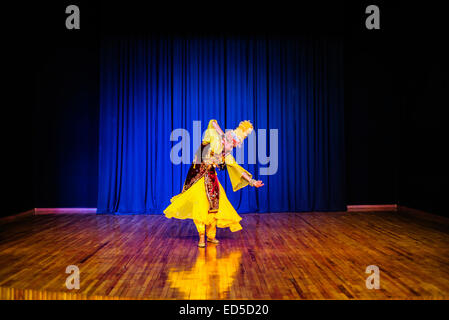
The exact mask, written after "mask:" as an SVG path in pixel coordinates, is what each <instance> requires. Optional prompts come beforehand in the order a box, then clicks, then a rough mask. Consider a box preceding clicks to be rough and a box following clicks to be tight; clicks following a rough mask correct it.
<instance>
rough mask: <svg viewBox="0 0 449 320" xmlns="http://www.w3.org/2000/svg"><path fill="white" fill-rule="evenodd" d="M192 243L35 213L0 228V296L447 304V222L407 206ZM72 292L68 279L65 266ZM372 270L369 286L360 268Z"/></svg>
mask: <svg viewBox="0 0 449 320" xmlns="http://www.w3.org/2000/svg"><path fill="white" fill-rule="evenodd" d="M242 217H243V220H242V226H243V230H241V231H239V232H236V233H231V232H230V231H229V230H228V229H218V235H217V238H218V239H220V240H221V243H220V244H219V245H213V244H211V245H208V247H207V248H206V249H200V248H198V247H197V245H196V244H197V235H196V230H195V227H194V225H193V222H192V221H190V220H185V221H181V220H175V219H171V220H169V219H166V218H165V217H163V216H159V215H150V216H96V215H75V214H74V215H60V214H59V215H36V216H30V217H25V218H20V219H17V220H13V221H8V222H5V223H1V224H0V294H1V298H2V299H123V298H131V299H142V298H143V299H448V298H449V222H448V221H449V220H448V219H446V218H442V217H438V216H433V215H427V214H416V213H410V212H338V213H276V214H259V215H257V214H246V215H242ZM69 265H76V266H78V268H79V270H80V289H78V290H76V289H73V290H68V289H67V288H66V286H65V281H66V278H67V277H68V276H69V274H66V273H65V271H66V267H67V266H69ZM369 265H376V266H378V267H379V268H380V289H378V290H376V289H367V288H366V284H365V283H366V278H367V277H368V276H369V274H367V273H365V270H366V267H367V266H369Z"/></svg>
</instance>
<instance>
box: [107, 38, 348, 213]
mask: <svg viewBox="0 0 449 320" xmlns="http://www.w3.org/2000/svg"><path fill="white" fill-rule="evenodd" d="M100 59H101V71H100V78H101V79H100V103H101V106H100V141H99V146H100V154H99V188H98V189H99V191H98V213H101V214H102V213H114V214H162V211H163V210H164V208H165V207H166V206H167V205H168V204H169V203H170V198H171V197H172V196H174V195H176V194H178V193H179V192H180V191H181V189H182V185H183V182H184V179H185V177H186V174H187V170H188V168H189V165H188V164H179V165H174V164H172V162H171V161H170V151H171V148H172V146H173V145H175V144H177V143H178V142H177V141H173V142H172V141H170V133H171V132H172V130H173V129H176V128H184V129H186V130H188V131H189V132H190V134H191V137H193V132H192V130H193V127H192V123H193V121H201V123H202V130H205V129H206V127H207V124H208V121H209V120H210V119H217V120H218V122H219V124H220V125H221V127H222V128H223V129H225V128H227V129H233V128H235V127H236V126H237V125H238V123H239V122H240V121H241V120H246V119H247V120H251V122H252V123H253V124H254V126H255V129H256V130H257V129H267V136H269V135H268V132H269V131H268V130H270V129H278V130H279V131H278V137H279V164H278V170H277V172H276V174H274V175H270V176H262V175H260V174H259V173H260V171H259V170H260V168H262V167H266V166H267V165H264V164H259V163H258V164H250V165H248V164H245V163H243V167H245V168H246V169H247V170H249V171H250V172H252V173H253V174H254V176H255V178H257V179H261V180H262V181H263V182H264V183H265V186H264V187H262V188H260V189H256V188H251V187H247V188H244V189H242V190H240V191H237V192H233V191H232V187H231V184H230V181H229V177H228V176H227V173H226V171H223V172H219V179H220V181H221V183H222V185H223V187H224V188H225V190H226V193H227V196H228V198H229V199H230V201H231V203H232V204H233V205H234V207H235V208H236V210H237V211H238V212H239V213H248V212H261V213H262V212H289V211H290V212H293V211H296V212H297V211H334V210H345V209H346V203H345V157H344V155H345V150H344V108H343V48H342V43H341V41H340V40H338V39H324V38H315V39H310V38H297V37H277V38H276V37H274V36H239V37H237V36H224V35H223V36H216V37H212V36H208V37H205V36H203V37H195V36H190V37H187V36H182V37H177V36H164V37H163V36H160V35H159V36H148V35H147V36H141V37H122V36H121V37H109V38H105V39H103V40H102V45H101V55H100ZM191 143H193V141H192V142H191ZM258 143H259V142H258ZM245 145H246V146H247V145H248V144H247V143H245ZM197 147H198V145H195V146H193V147H191V149H190V157H191V158H193V153H194V151H195V150H196V148H197ZM245 159H247V154H246V155H245Z"/></svg>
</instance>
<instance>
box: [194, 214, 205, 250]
mask: <svg viewBox="0 0 449 320" xmlns="http://www.w3.org/2000/svg"><path fill="white" fill-rule="evenodd" d="M194 223H195V226H196V230H197V231H198V235H199V237H200V240H199V241H198V247H201V248H202V247H204V246H205V245H206V241H205V231H204V230H205V225H204V223H203V222H199V221H195V220H194Z"/></svg>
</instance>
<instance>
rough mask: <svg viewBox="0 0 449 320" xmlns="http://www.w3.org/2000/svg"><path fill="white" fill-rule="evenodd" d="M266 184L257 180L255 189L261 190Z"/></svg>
mask: <svg viewBox="0 0 449 320" xmlns="http://www.w3.org/2000/svg"><path fill="white" fill-rule="evenodd" d="M263 185H264V184H263V182H262V181H261V180H257V181H256V182H254V187H256V188H260V187H262V186H263Z"/></svg>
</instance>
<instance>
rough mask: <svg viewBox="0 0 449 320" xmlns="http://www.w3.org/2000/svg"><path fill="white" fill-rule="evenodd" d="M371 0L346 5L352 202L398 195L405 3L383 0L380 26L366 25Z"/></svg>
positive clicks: (386, 200)
mask: <svg viewBox="0 0 449 320" xmlns="http://www.w3.org/2000/svg"><path fill="white" fill-rule="evenodd" d="M368 4H371V3H368V2H363V3H360V4H359V5H357V4H356V3H352V4H351V5H347V7H346V9H347V10H346V13H345V15H346V24H347V25H346V33H345V40H346V41H345V73H346V75H345V105H346V109H345V122H346V123H345V128H346V148H347V153H346V155H347V157H346V168H347V169H346V172H347V181H346V184H347V202H348V204H349V205H350V204H395V203H397V201H398V190H397V189H398V183H397V172H398V164H397V158H398V152H399V133H398V132H399V129H398V122H399V102H400V99H401V98H400V94H401V93H400V92H399V91H398V88H397V85H398V84H397V82H398V81H399V76H400V75H399V74H398V73H397V64H398V61H399V55H398V48H397V45H396V39H395V35H396V33H397V26H398V23H400V15H401V13H400V10H399V9H400V6H399V5H398V4H397V3H396V4H395V5H394V4H391V3H388V4H387V3H385V2H380V3H377V4H378V5H379V8H380V13H381V15H380V16H381V19H380V21H381V24H380V30H368V29H367V28H366V27H365V17H366V16H367V15H366V14H365V8H366V6H367V5H368Z"/></svg>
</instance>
